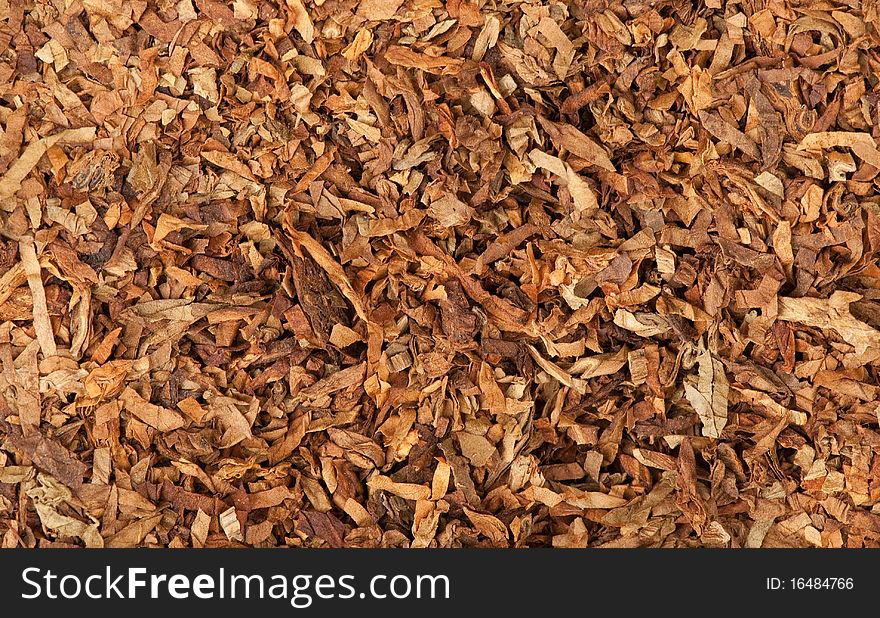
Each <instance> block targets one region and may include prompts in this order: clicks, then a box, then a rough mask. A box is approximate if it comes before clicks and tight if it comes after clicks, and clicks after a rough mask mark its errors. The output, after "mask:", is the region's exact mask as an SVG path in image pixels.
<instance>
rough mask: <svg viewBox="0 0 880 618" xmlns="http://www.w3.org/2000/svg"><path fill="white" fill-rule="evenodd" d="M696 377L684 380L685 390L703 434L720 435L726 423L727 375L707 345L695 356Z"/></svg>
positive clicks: (715, 436) (710, 436) (707, 435)
mask: <svg viewBox="0 0 880 618" xmlns="http://www.w3.org/2000/svg"><path fill="white" fill-rule="evenodd" d="M696 363H697V375H696V379H695V380H685V382H684V392H685V395H686V396H687V398H688V401H690V402H691V405H692V406H693V407H694V410H696V412H697V414H698V415H699V417H700V423H701V424H702V434H703V435H704V436H706V437H707V438H720V437H721V430H722V429H724V426H725V425H727V405H728V404H727V392H728V383H727V377H726V376H725V374H724V365H723V364H722V363H721V361H720V360H718V359H717V358H715V357H714V356H713V355H712V353H711V352H710V351H709V350H707V349H706V348H701V349H700V351H699V353H698V354H697V357H696Z"/></svg>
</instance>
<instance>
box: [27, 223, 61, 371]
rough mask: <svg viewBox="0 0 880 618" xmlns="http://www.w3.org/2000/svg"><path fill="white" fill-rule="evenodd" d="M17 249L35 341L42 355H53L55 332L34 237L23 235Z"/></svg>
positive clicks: (55, 351) (55, 350) (54, 351)
mask: <svg viewBox="0 0 880 618" xmlns="http://www.w3.org/2000/svg"><path fill="white" fill-rule="evenodd" d="M18 250H19V253H20V255H21V264H22V267H23V268H24V273H25V275H26V276H27V282H28V287H29V288H30V290H31V299H32V302H33V310H34V330H35V331H36V333H37V341H39V342H40V349H41V350H42V351H43V356H44V357H49V356H55V354H56V353H57V348H56V346H55V334H54V333H53V331H52V322H51V321H50V319H49V308H48V306H47V305H46V291H45V289H44V288H43V270H42V267H41V266H40V262H39V261H38V260H37V253H36V250H35V249H34V239H33V238H32V237H30V236H25V237H24V238H22V239H21V240H19V242H18Z"/></svg>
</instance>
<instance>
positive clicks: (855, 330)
mask: <svg viewBox="0 0 880 618" xmlns="http://www.w3.org/2000/svg"><path fill="white" fill-rule="evenodd" d="M859 299H861V295H860V294H855V293H853V292H842V291H836V292H834V293H833V294H832V295H831V297H830V298H827V299H825V298H787V297H780V298H779V315H778V319H780V320H786V321H789V322H798V323H800V324H806V325H807V326H812V327H814V328H819V329H823V330H824V329H830V330H833V331H834V332H836V333H837V334H838V335H839V336H840V337H841V339H842V340H843V341H844V342H845V343H847V344H848V345H850V346H852V347H853V348H854V349H855V353H856V355H857V356H858V357H859V361H860V362H862V363H869V362H872V361H873V360H876V359H878V358H880V331H878V330H877V329H875V328H873V327H871V326H869V325H868V324H866V323H864V322H862V321H861V320H858V319H856V318H854V317H853V315H852V313H851V312H850V305H851V303H853V302H855V301H857V300H859Z"/></svg>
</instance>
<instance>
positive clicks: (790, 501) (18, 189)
mask: <svg viewBox="0 0 880 618" xmlns="http://www.w3.org/2000/svg"><path fill="white" fill-rule="evenodd" d="M878 15H880V13H878V10H877V7H876V6H875V3H873V2H850V3H840V2H824V3H823V2H819V3H806V4H804V3H799V2H794V1H788V0H782V1H780V2H731V1H725V0H707V1H706V2H704V3H684V2H677V1H670V0H659V1H655V0H652V1H650V2H649V1H647V0H627V1H626V2H607V1H605V0H587V1H585V2H558V1H550V2H522V1H520V0H511V1H509V2H501V3H499V2H482V1H481V2H475V1H472V0H448V1H445V2H440V1H427V2H417V1H415V0H285V1H272V0H270V1H265V2H258V1H257V0H234V1H233V0H230V1H227V0H196V1H195V2H193V1H191V0H169V1H163V2H156V1H155V0H146V1H144V2H121V1H111V0H72V1H69V2H37V3H25V2H3V1H0V50H2V53H0V89H2V93H0V364H2V372H0V546H3V547H18V546H23V547H67V546H80V547H130V546H162V547H218V546H241V545H247V546H255V547H273V546H293V547H306V546H308V547H315V546H320V547H378V546H381V547H401V546H403V547H462V546H493V547H499V546H500V547H507V546H512V547H513V546H515V547H534V546H547V547H585V546H594V547H635V546H652V547H693V546H724V547H760V546H772V547H782V546H786V547H788V546H823V547H877V546H878V545H880V515H878V500H880V481H878V480H877V479H878V478H880V474H878V472H880V459H878V457H880V455H878V445H880V426H878V421H880V382H878V377H877V376H878V375H880V371H878V369H880V367H878V363H880V317H878V315H880V269H878V267H877V254H878V250H880V200H878V197H877V196H878V191H877V188H878V171H880V150H878V141H877V140H878V138H880V131H878V128H877V127H878V120H880V107H878V101H880V97H878V80H877V77H876V73H877V67H878V64H877V54H876V50H877V46H878V43H880V38H878V25H880V24H878V21H880V17H878Z"/></svg>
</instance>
